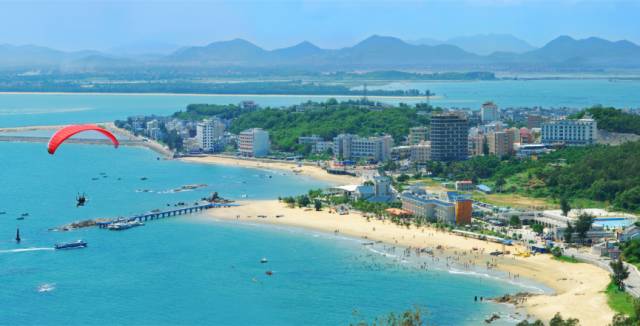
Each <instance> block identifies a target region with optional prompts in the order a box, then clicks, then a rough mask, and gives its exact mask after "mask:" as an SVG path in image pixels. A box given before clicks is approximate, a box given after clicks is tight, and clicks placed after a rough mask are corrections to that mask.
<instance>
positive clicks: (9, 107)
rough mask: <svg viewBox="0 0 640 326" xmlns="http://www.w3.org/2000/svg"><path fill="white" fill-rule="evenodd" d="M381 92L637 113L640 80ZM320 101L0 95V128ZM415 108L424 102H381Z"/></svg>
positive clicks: (444, 101) (434, 85) (462, 104)
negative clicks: (198, 106)
mask: <svg viewBox="0 0 640 326" xmlns="http://www.w3.org/2000/svg"><path fill="white" fill-rule="evenodd" d="M369 87H370V88H371V89H373V88H376V87H377V88H384V89H410V88H417V89H420V90H426V89H429V90H431V91H432V92H434V93H436V98H434V99H432V100H431V101H432V103H433V104H434V105H438V106H443V107H458V108H471V109H478V108H479V107H480V105H481V104H482V103H483V102H485V101H488V100H492V101H495V102H496V103H497V104H498V105H499V106H500V107H533V106H542V107H575V108H583V107H588V106H592V105H595V104H602V105H605V106H615V107H620V108H640V92H638V90H639V89H640V80H627V81H608V80H606V79H591V80H588V79H587V80H579V79H574V80H529V81H525V80H501V81H470V82H435V81H434V82H395V83H390V84H386V85H384V86H373V85H372V86H369ZM327 98H328V97H325V96H315V97H310V96H258V95H255V96H193V95H170V96H168V95H114V94H102V95H95V94H0V127H14V126H30V125H53V124H68V123H87V122H105V121H113V120H115V119H124V118H126V117H128V116H132V115H149V114H157V115H169V114H172V113H173V112H175V111H178V110H184V109H185V108H186V106H187V105H188V104H190V103H212V104H230V103H233V104H237V103H239V102H241V101H244V100H252V101H255V102H256V103H258V104H260V105H262V106H274V107H279V106H286V105H292V104H298V103H301V102H305V101H308V100H314V101H322V100H326V99H327ZM370 99H372V100H380V101H383V102H387V103H392V104H393V103H398V102H405V103H416V102H419V101H423V99H410V98H406V99H398V98H386V99H380V98H376V97H370Z"/></svg>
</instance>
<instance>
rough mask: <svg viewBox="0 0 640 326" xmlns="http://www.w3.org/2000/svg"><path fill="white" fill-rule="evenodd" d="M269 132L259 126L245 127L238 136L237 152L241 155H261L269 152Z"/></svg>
mask: <svg viewBox="0 0 640 326" xmlns="http://www.w3.org/2000/svg"><path fill="white" fill-rule="evenodd" d="M270 148H271V143H270V142H269V132H268V131H265V130H262V129H260V128H252V129H247V130H245V131H243V132H241V133H240V135H239V136H238V152H239V154H240V155H241V156H246V157H261V156H266V155H267V154H269V150H270Z"/></svg>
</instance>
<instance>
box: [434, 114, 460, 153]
mask: <svg viewBox="0 0 640 326" xmlns="http://www.w3.org/2000/svg"><path fill="white" fill-rule="evenodd" d="M429 135H430V137H429V138H430V139H431V159H432V160H434V161H442V162H448V161H461V160H466V159H467V156H468V150H469V144H468V135H469V123H468V121H467V118H466V117H465V116H464V115H463V114H462V113H460V112H449V113H442V114H434V115H433V116H432V117H431V130H430V134H429Z"/></svg>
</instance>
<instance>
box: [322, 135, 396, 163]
mask: <svg viewBox="0 0 640 326" xmlns="http://www.w3.org/2000/svg"><path fill="white" fill-rule="evenodd" d="M392 146H393V138H392V137H391V136H389V135H384V136H378V137H360V136H357V135H351V134H340V135H338V136H336V137H335V138H334V139H333V154H334V156H335V157H336V158H339V159H342V160H359V159H366V160H374V161H378V162H383V161H387V160H389V159H391V147H392Z"/></svg>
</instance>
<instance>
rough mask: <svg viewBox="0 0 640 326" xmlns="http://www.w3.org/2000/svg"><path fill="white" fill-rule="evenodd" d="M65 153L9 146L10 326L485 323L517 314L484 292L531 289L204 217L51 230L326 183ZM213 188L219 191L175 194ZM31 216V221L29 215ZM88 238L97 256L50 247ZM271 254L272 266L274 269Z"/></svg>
mask: <svg viewBox="0 0 640 326" xmlns="http://www.w3.org/2000/svg"><path fill="white" fill-rule="evenodd" d="M63 146H64V147H61V148H60V150H59V151H58V152H57V153H56V155H55V156H50V155H48V154H47V153H46V150H45V148H44V144H32V143H0V179H1V180H2V181H3V182H2V185H3V187H0V211H5V212H6V214H4V215H0V324H19V325H24V324H31V325H34V324H40V325H42V324H44V325H71V324H83V325H88V324H154V325H158V324H176V323H180V324H225V325H229V324H233V325H255V324H271V325H274V324H275V325H282V324H316V325H336V324H346V323H348V322H352V321H358V320H360V319H363V318H364V319H368V320H371V319H372V318H374V317H375V316H380V315H384V314H387V313H389V312H392V311H396V312H398V311H403V310H406V309H408V308H411V307H413V306H414V305H418V306H422V307H425V309H426V310H427V311H428V313H429V318H430V320H432V321H433V322H435V323H436V324H437V325H464V324H471V325H476V324H480V323H482V320H483V319H484V318H486V317H487V316H488V315H490V314H491V313H493V312H499V313H500V314H501V315H502V316H503V318H501V320H500V323H506V324H510V323H511V324H512V323H514V320H513V319H509V315H510V314H512V313H513V310H512V309H511V308H510V307H508V306H504V305H496V304H491V303H474V302H473V296H476V295H478V296H484V297H491V296H497V295H501V294H503V293H507V292H517V291H520V290H523V289H526V287H523V286H520V285H517V284H511V283H506V282H502V281H500V280H499V279H495V278H487V277H484V276H480V275H475V276H474V275H468V274H469V273H466V272H465V273H464V274H455V273H450V272H448V271H445V270H441V269H438V268H432V269H429V270H426V271H425V270H421V269H419V268H416V267H415V266H414V265H412V264H411V263H406V262H403V261H398V259H397V257H395V258H394V257H388V256H385V255H380V254H376V253H375V252H371V251H370V249H369V248H367V247H366V246H363V245H361V243H360V241H358V240H354V239H350V238H344V237H336V236H334V235H331V234H322V233H316V232H310V231H303V230H298V229H293V228H282V227H267V226H259V225H251V224H244V225H237V224H235V223H231V222H224V221H217V220H212V219H205V218H201V217H197V216H181V217H176V218H169V219H165V220H160V221H153V222H148V223H147V225H145V226H143V227H139V228H135V229H131V230H127V231H123V232H112V231H107V230H100V229H96V228H88V229H81V230H76V231H72V232H51V231H48V228H50V227H55V226H59V225H61V224H65V223H69V222H71V221H75V220H81V219H87V218H96V217H114V216H118V215H128V214H135V213H140V212H144V211H148V210H151V209H154V208H162V207H166V204H167V203H169V204H171V203H175V202H177V201H187V202H190V201H192V200H195V199H198V198H200V197H203V196H205V195H207V194H209V193H210V192H212V191H218V192H220V194H221V195H222V196H224V197H228V198H233V199H238V198H240V197H241V196H242V195H245V194H246V195H247V196H248V197H249V198H253V199H257V198H275V197H277V196H283V195H293V194H299V193H304V192H306V191H307V190H308V189H310V188H314V187H323V186H326V184H324V183H322V182H318V181H316V180H313V179H309V178H306V177H302V176H293V175H282V174H283V173H282V172H276V171H266V170H255V169H243V168H234V167H221V166H213V165H199V164H187V163H182V162H178V161H165V160H157V159H156V154H154V153H153V152H151V151H149V150H146V149H142V148H127V147H121V148H119V149H113V148H111V147H108V146H91V145H80V144H65V145H63ZM101 173H104V175H106V177H103V175H101ZM285 174H286V173H285ZM268 175H271V176H272V178H268ZM143 176H144V177H147V178H148V179H147V180H141V179H140V178H141V177H143ZM93 178H97V179H96V180H92V179H93ZM118 178H119V179H120V180H118ZM201 183H205V184H207V185H208V186H207V187H206V188H202V189H197V190H194V191H187V192H167V191H166V190H171V189H175V188H178V187H180V186H182V185H185V184H201ZM144 189H147V190H149V192H140V191H139V190H144ZM137 190H138V191H137ZM78 192H86V194H87V197H88V198H89V202H88V204H87V206H86V207H81V208H76V207H75V201H74V198H75V196H76V194H77V193H78ZM27 212H28V213H29V216H28V217H26V218H25V220H22V221H19V220H16V219H15V218H16V217H17V216H19V215H20V214H22V213H27ZM16 227H20V230H21V235H22V239H23V241H22V243H20V244H19V245H18V244H15V243H14V241H13V237H14V235H15V228H16ZM76 239H84V240H86V241H88V243H89V247H88V248H87V249H82V250H71V251H54V250H51V249H50V248H51V247H52V245H53V244H54V243H57V242H61V241H72V240H76ZM262 257H267V258H268V259H269V262H268V263H267V264H260V262H259V261H260V259H261V258H262ZM266 270H272V271H273V272H274V275H273V276H267V275H266V274H265V271H266ZM463 272H464V271H463Z"/></svg>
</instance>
